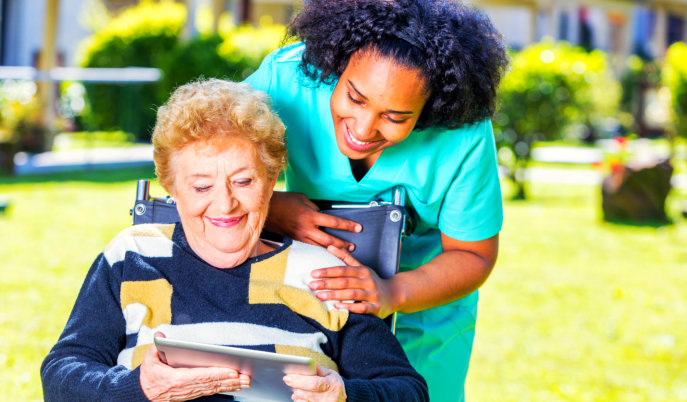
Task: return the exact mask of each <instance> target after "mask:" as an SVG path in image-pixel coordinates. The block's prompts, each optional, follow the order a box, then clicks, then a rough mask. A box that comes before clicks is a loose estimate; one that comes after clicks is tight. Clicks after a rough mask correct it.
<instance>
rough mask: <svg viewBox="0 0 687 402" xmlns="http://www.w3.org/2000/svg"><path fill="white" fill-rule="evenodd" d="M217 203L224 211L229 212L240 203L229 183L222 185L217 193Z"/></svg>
mask: <svg viewBox="0 0 687 402" xmlns="http://www.w3.org/2000/svg"><path fill="white" fill-rule="evenodd" d="M216 197H217V201H216V202H217V204H218V205H219V207H220V209H221V210H222V211H223V212H229V211H231V210H233V209H234V208H235V207H236V205H237V204H238V200H237V199H236V197H234V194H233V193H232V191H231V187H230V186H229V185H226V186H222V188H221V189H220V190H219V191H218V194H217V196H216Z"/></svg>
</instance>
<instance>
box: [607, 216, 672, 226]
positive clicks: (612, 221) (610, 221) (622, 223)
mask: <svg viewBox="0 0 687 402" xmlns="http://www.w3.org/2000/svg"><path fill="white" fill-rule="evenodd" d="M603 222H604V223H606V224H608V225H613V226H632V227H638V228H654V229H658V228H660V227H664V226H671V225H674V224H675V221H674V220H673V219H671V218H668V219H666V220H653V221H641V222H640V221H632V220H629V219H603Z"/></svg>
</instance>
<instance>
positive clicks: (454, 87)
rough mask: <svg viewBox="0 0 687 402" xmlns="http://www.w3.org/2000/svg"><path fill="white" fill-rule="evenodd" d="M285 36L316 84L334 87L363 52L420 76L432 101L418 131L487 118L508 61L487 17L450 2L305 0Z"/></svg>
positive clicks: (417, 0) (422, 116)
mask: <svg viewBox="0 0 687 402" xmlns="http://www.w3.org/2000/svg"><path fill="white" fill-rule="evenodd" d="M288 35H290V36H291V37H296V38H299V39H300V40H302V41H304V42H305V52H304V54H303V61H302V64H301V68H302V69H303V71H304V73H305V74H306V75H307V76H308V77H309V78H311V79H313V80H314V81H315V82H320V83H327V84H331V83H333V82H335V81H337V80H338V78H339V77H340V76H341V74H342V73H343V71H344V70H345V68H346V66H347V65H348V61H349V60H350V57H351V55H352V54H353V53H355V52H356V51H358V50H361V49H363V50H372V51H374V52H376V53H377V54H380V55H382V56H384V57H391V58H392V59H394V60H395V61H396V62H398V63H399V64H401V65H403V66H406V67H410V68H413V69H419V70H421V71H422V74H423V77H424V78H425V80H426V85H427V88H426V89H428V90H429V91H430V95H429V98H428V100H427V103H426V104H425V107H424V109H423V110H422V114H421V115H420V118H419V120H418V122H417V125H416V129H422V128H426V127H430V126H441V127H446V128H457V127H461V126H463V125H465V124H472V123H475V122H478V121H480V120H484V119H486V118H489V117H491V116H492V115H493V113H494V109H495V104H496V100H495V98H496V90H497V88H498V85H499V82H500V81H501V77H502V76H503V74H504V72H505V70H506V68H507V66H508V62H509V59H508V54H507V51H506V47H505V45H504V43H503V39H502V37H501V35H500V34H499V33H498V31H496V29H495V28H494V27H493V25H492V24H491V22H490V21H489V18H487V16H486V15H485V14H483V13H482V12H480V11H478V10H476V9H474V8H471V7H468V6H465V5H462V4H459V3H457V2H455V1H452V0H306V1H305V7H304V9H303V11H301V12H300V13H299V14H298V15H297V16H296V18H295V19H294V20H293V22H292V23H291V24H290V25H289V30H288Z"/></svg>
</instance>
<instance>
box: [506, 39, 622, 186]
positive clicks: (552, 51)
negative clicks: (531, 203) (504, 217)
mask: <svg viewBox="0 0 687 402" xmlns="http://www.w3.org/2000/svg"><path fill="white" fill-rule="evenodd" d="M499 99H500V110H499V111H498V113H497V114H496V116H495V117H494V132H495V135H496V143H497V147H498V148H499V161H500V163H501V165H502V166H504V167H506V169H507V170H508V177H509V178H511V179H512V180H513V182H514V183H515V184H516V185H517V191H516V192H515V195H514V197H515V198H518V199H524V198H526V192H525V186H524V182H525V180H524V177H522V176H521V172H522V171H523V170H524V169H525V168H526V167H527V164H528V163H529V161H530V159H531V156H532V153H531V152H532V148H533V145H534V144H535V143H537V142H538V141H547V140H548V141H551V140H558V139H562V138H565V137H566V136H568V137H577V138H576V139H580V138H583V137H585V136H590V135H591V134H590V133H591V132H594V131H597V130H598V129H599V127H600V126H601V125H602V124H603V122H604V119H605V118H608V117H612V116H614V115H615V113H616V110H617V106H618V102H619V99H620V86H619V84H618V82H617V81H616V80H615V78H613V75H612V74H611V71H610V70H609V68H608V65H607V62H606V55H605V53H604V52H602V51H600V50H594V51H592V52H587V51H585V50H584V49H582V48H579V47H573V46H571V45H570V44H568V43H565V42H558V43H554V42H552V41H543V42H540V43H536V44H534V45H532V46H529V47H527V48H525V49H523V50H522V51H520V52H517V53H514V54H513V55H512V65H511V69H510V71H509V72H508V74H507V75H506V77H505V78H504V79H503V81H502V83H501V86H500V88H499Z"/></svg>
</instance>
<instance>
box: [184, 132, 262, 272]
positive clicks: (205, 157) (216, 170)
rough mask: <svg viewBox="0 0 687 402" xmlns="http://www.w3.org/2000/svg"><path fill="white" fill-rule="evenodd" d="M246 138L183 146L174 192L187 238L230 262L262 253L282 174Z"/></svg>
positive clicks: (220, 263) (210, 258)
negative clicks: (260, 245) (261, 239)
mask: <svg viewBox="0 0 687 402" xmlns="http://www.w3.org/2000/svg"><path fill="white" fill-rule="evenodd" d="M259 152H260V151H259V149H258V147H257V146H256V145H255V144H253V143H252V142H250V141H249V140H247V139H245V138H241V137H238V136H232V137H230V138H228V139H225V140H221V141H217V140H216V141H203V140H201V141H197V142H193V143H191V144H189V145H186V146H185V147H184V148H182V149H181V150H179V151H177V152H176V153H175V155H174V156H173V158H174V163H175V166H176V168H175V176H174V186H173V191H172V196H173V197H174V199H175V200H176V202H177V209H178V210H179V216H180V217H181V224H182V225H183V228H184V233H185V235H186V239H187V241H188V243H189V245H190V246H191V249H193V251H195V252H196V253H197V254H198V255H199V256H200V257H201V258H203V259H204V260H205V261H207V262H208V263H210V264H212V265H214V266H215V267H218V268H229V267H233V266H235V265H237V264H240V263H242V262H243V261H245V260H246V259H247V258H250V257H253V256H255V255H257V252H258V240H259V237H260V232H261V231H262V227H263V224H264V222H265V218H266V217H267V208H268V206H269V200H270V197H271V196H272V189H273V187H274V184H275V182H276V177H274V178H270V177H269V176H268V174H267V170H266V169H265V165H264V164H263V162H262V160H261V158H260V155H259Z"/></svg>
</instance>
